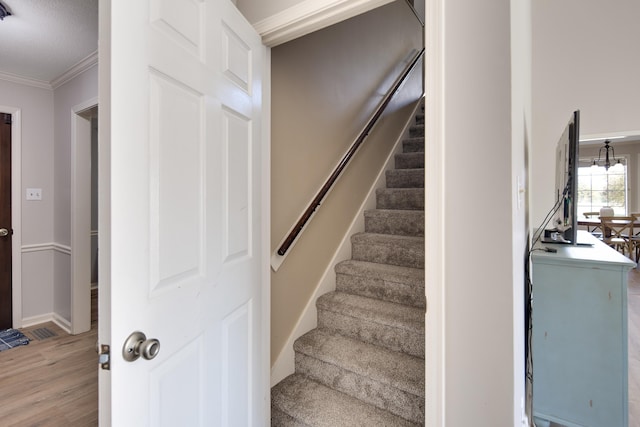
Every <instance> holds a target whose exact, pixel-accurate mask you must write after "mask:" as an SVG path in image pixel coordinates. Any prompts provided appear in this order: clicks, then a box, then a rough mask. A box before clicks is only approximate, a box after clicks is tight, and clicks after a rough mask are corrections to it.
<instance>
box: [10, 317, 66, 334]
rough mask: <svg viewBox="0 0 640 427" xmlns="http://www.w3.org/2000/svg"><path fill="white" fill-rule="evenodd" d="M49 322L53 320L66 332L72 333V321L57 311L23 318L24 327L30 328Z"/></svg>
mask: <svg viewBox="0 0 640 427" xmlns="http://www.w3.org/2000/svg"><path fill="white" fill-rule="evenodd" d="M47 322H53V323H55V324H56V325H58V326H60V327H61V328H62V329H63V330H64V331H65V332H67V333H68V334H71V323H70V322H69V321H68V320H67V319H65V318H63V317H61V316H60V315H59V314H57V313H47V314H40V315H38V316H31V317H26V318H24V319H22V327H23V328H28V327H30V326H35V325H40V324H42V323H47Z"/></svg>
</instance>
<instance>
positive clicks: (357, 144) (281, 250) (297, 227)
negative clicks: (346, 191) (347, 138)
mask: <svg viewBox="0 0 640 427" xmlns="http://www.w3.org/2000/svg"><path fill="white" fill-rule="evenodd" d="M422 56H424V48H423V49H422V50H421V51H420V52H418V53H417V54H416V55H415V56H414V58H413V60H412V61H411V63H410V64H409V65H408V66H407V67H406V68H405V69H404V72H403V73H402V74H401V75H400V77H399V78H398V79H397V80H396V82H395V83H394V85H393V86H392V87H391V89H390V90H389V91H388V92H387V94H386V95H385V97H384V99H383V100H382V102H381V103H380V105H378V108H376V110H375V112H374V113H373V115H372V116H371V118H370V119H369V121H368V122H367V125H366V126H365V127H364V129H363V130H362V132H360V135H358V138H356V140H355V141H354V143H353V144H352V145H351V148H349V151H347V153H346V154H345V155H344V157H343V158H342V160H340V163H338V165H337V166H336V168H335V169H334V171H333V173H332V174H331V175H330V176H329V178H328V179H327V181H326V182H325V183H324V185H323V186H322V188H321V189H320V191H319V192H318V194H316V197H314V198H313V200H312V201H311V203H310V204H309V206H308V207H307V209H306V210H305V211H304V213H303V214H302V216H301V217H300V219H299V220H298V222H297V223H296V225H295V226H294V227H293V229H292V230H291V232H290V233H289V235H288V236H287V238H286V239H285V240H284V242H283V243H282V245H280V247H279V248H278V255H280V256H283V255H284V254H285V253H287V251H288V250H289V248H290V247H291V245H292V244H293V242H294V240H296V237H298V234H300V232H301V231H302V229H303V228H304V226H305V225H306V224H307V222H308V221H309V219H310V218H311V216H312V215H313V213H314V212H315V210H316V209H317V208H318V206H320V204H321V203H322V200H323V199H324V197H325V196H326V195H327V193H328V192H329V190H330V189H331V187H332V186H333V184H334V183H335V182H336V181H337V180H338V177H339V176H340V174H341V173H342V171H343V170H344V169H345V168H346V166H347V164H349V162H350V161H351V159H352V158H353V156H354V154H355V153H356V151H358V148H359V147H360V145H361V144H362V143H363V142H364V140H365V138H366V137H367V136H368V135H369V132H370V131H371V129H372V128H373V126H375V124H376V123H377V122H378V119H379V118H380V116H381V115H382V113H383V112H384V110H385V108H386V107H387V105H389V102H391V99H392V98H393V96H394V95H395V94H396V92H397V91H398V89H400V87H401V86H402V84H403V83H404V81H405V80H406V79H407V77H409V74H411V72H412V71H413V69H414V68H415V67H416V65H417V64H418V62H419V61H420V58H421V57H422Z"/></svg>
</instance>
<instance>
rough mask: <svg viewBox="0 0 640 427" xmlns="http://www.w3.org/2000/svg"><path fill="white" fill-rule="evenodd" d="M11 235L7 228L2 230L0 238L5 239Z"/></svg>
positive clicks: (0, 229) (0, 230)
mask: <svg viewBox="0 0 640 427" xmlns="http://www.w3.org/2000/svg"><path fill="white" fill-rule="evenodd" d="M8 235H9V230H7V229H6V228H0V237H5V236H8Z"/></svg>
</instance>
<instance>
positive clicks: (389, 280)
mask: <svg viewBox="0 0 640 427" xmlns="http://www.w3.org/2000/svg"><path fill="white" fill-rule="evenodd" d="M335 272H336V290H338V291H340V292H346V293H350V294H355V295H360V296H364V297H368V298H377V299H380V300H384V301H389V302H395V303H398V304H405V305H413V306H415V307H421V308H423V309H424V307H425V305H426V302H425V295H424V270H423V269H421V268H411V267H401V266H397V265H389V264H379V263H374V262H366V261H357V260H346V261H342V262H340V263H338V264H337V265H336V267H335Z"/></svg>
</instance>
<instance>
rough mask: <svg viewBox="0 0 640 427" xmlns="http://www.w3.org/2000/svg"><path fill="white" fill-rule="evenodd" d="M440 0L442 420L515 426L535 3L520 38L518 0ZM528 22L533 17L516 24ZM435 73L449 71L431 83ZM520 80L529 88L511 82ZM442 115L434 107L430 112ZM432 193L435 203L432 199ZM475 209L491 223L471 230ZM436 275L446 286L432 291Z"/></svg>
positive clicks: (431, 182)
mask: <svg viewBox="0 0 640 427" xmlns="http://www.w3.org/2000/svg"><path fill="white" fill-rule="evenodd" d="M434 3H439V6H434V5H429V3H428V4H427V9H428V15H429V13H430V12H433V10H434V8H435V9H436V11H437V10H439V13H441V14H442V22H437V20H436V24H437V25H440V26H441V30H440V40H441V42H442V43H443V44H442V46H441V47H440V49H442V52H443V57H442V67H441V69H440V71H438V69H437V67H436V68H435V69H434V68H432V69H431V70H430V73H431V74H428V76H427V80H428V89H429V87H431V88H434V87H436V88H437V87H438V86H441V87H442V88H441V89H440V90H441V94H440V96H439V98H437V99H436V101H438V99H439V101H438V102H437V103H435V104H434V103H430V102H431V101H430V97H429V92H428V93H427V102H428V103H430V104H429V105H428V106H427V109H428V110H429V109H441V110H442V112H441V113H437V114H436V115H435V119H438V117H440V119H441V123H432V122H429V123H430V125H429V126H431V125H435V126H441V127H442V135H441V138H439V139H436V140H433V139H432V140H430V141H429V142H428V145H430V144H442V146H441V148H440V149H441V150H442V151H443V153H442V159H443V163H442V165H441V169H442V170H441V175H440V177H437V176H436V177H435V178H434V177H433V176H431V173H429V177H428V187H427V188H428V189H427V193H430V192H434V191H435V192H436V193H438V192H440V193H441V195H442V197H441V199H442V200H441V201H440V203H442V206H431V207H428V211H431V210H438V209H439V210H440V215H441V224H442V233H441V235H442V238H443V240H442V243H441V245H440V247H441V249H442V251H443V258H442V260H441V263H438V261H436V262H435V263H434V261H433V260H434V255H431V254H430V253H429V251H427V270H429V269H436V270H438V269H441V277H440V278H439V280H440V281H441V282H440V283H438V284H432V283H428V285H427V286H428V293H427V297H428V303H429V309H428V310H432V309H433V310H439V311H441V312H442V313H441V318H440V320H439V321H440V322H441V323H442V324H441V331H440V333H442V334H443V338H442V343H443V345H444V348H443V349H442V350H440V349H429V348H427V352H428V354H427V372H428V373H429V372H432V369H431V368H430V366H429V365H430V363H431V362H430V361H429V359H430V356H429V354H434V353H436V357H439V358H441V360H440V361H438V362H437V363H440V364H441V366H440V367H441V370H442V373H440V374H439V375H440V376H441V377H442V381H443V382H444V385H443V386H441V387H442V390H443V392H444V402H443V405H442V406H441V407H440V408H437V409H439V410H441V411H442V416H441V420H440V421H441V422H442V425H445V424H446V425H447V426H449V425H451V426H467V425H474V426H485V425H486V426H511V425H514V423H515V422H516V420H519V419H520V413H521V412H522V410H521V409H520V405H521V400H522V397H523V390H522V388H523V379H522V377H523V375H524V374H523V364H524V360H523V358H522V356H521V354H522V345H523V343H522V341H523V340H522V331H521V330H519V329H520V328H521V321H522V320H521V318H518V317H519V316H520V313H521V307H522V305H521V304H522V301H519V302H517V300H518V299H519V298H520V296H521V295H522V287H523V277H522V267H520V266H521V265H523V264H524V250H525V247H524V240H525V238H524V218H525V214H524V212H525V211H524V210H518V208H517V205H514V199H515V191H514V188H513V187H514V185H513V184H514V182H517V177H523V176H524V171H523V168H524V157H525V154H524V144H525V142H524V141H525V139H526V130H525V129H526V116H527V113H526V110H527V103H528V101H527V100H528V90H527V89H526V86H527V79H528V72H527V66H526V64H525V65H518V68H517V69H515V68H514V70H513V74H512V63H516V64H520V62H519V61H526V58H527V55H526V52H525V53H522V58H521V57H520V56H519V55H520V54H518V53H517V49H518V48H520V47H523V48H525V49H526V46H527V30H526V25H527V21H528V19H527V18H528V16H527V15H528V11H527V6H526V4H525V5H519V6H517V7H515V8H514V18H513V19H514V33H515V34H514V38H513V40H512V39H511V31H512V28H511V19H512V16H511V13H510V7H511V2H510V1H509V0H491V1H488V2H477V1H475V0H447V1H446V5H445V4H444V1H443V0H442V1H440V2H436V1H434ZM432 24H433V22H428V24H427V26H428V27H429V26H430V25H432ZM520 24H524V25H525V27H524V28H522V29H515V26H516V25H520ZM431 36H432V34H429V37H431ZM512 41H513V43H514V47H513V52H514V54H515V55H518V56H514V58H512V45H511V42H512ZM436 59H437V58H436ZM434 72H435V74H434ZM438 73H439V74H438ZM432 76H435V78H437V79H440V80H438V81H437V82H435V83H433V82H432V83H429V79H430V78H433V77H432ZM512 85H523V86H524V87H525V89H523V90H514V91H513V93H512ZM433 118H434V114H430V115H429V118H428V120H431V119H433ZM512 120H513V124H512ZM429 135H430V136H431V137H432V138H433V136H434V135H433V134H431V133H430V134H429ZM433 151H434V150H433V149H431V148H430V149H428V153H427V154H428V155H429V153H430V152H433ZM435 151H437V150H435ZM427 161H430V159H429V158H427ZM438 179H439V180H440V182H438ZM440 186H441V187H440ZM430 197H431V196H429V195H428V196H427V202H428V203H430V202H433V201H434V200H433V199H432V198H431V199H430ZM434 215H435V216H437V214H434V213H433V212H428V213H427V217H428V219H427V227H432V226H434V224H433V223H432V222H430V221H431V219H430V218H432V217H433V216H434ZM469 221H472V222H473V223H474V224H478V225H482V227H478V228H479V229H480V230H481V231H479V232H476V233H469V232H468V229H467V227H466V226H464V224H469ZM435 225H436V226H437V225H438V224H437V221H436V223H435ZM428 247H430V246H429V245H428ZM431 274H432V273H430V272H428V276H427V281H428V282H429V279H430V278H432V277H433V276H430V275H431ZM434 286H440V288H441V290H440V291H436V292H435V295H434V294H429V289H430V288H431V289H432V288H433V287H434ZM438 294H440V295H439V296H438ZM434 296H438V297H439V299H436V298H434ZM438 304H442V306H441V307H438V308H435V305H438ZM516 304H517V305H516ZM428 321H429V319H428ZM427 328H428V329H429V328H431V326H430V325H427ZM429 334H430V332H428V333H427V336H428V342H433V341H432V340H431V338H430V337H429ZM432 352H434V353H432ZM437 353H440V354H439V355H438V354H437ZM427 377H428V378H429V377H430V376H429V374H428V375H427ZM430 380H431V379H429V380H428V381H430ZM429 398H430V395H429V394H428V395H427V401H429ZM436 398H437V396H436ZM429 404H430V403H429ZM436 406H437V405H436Z"/></svg>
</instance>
